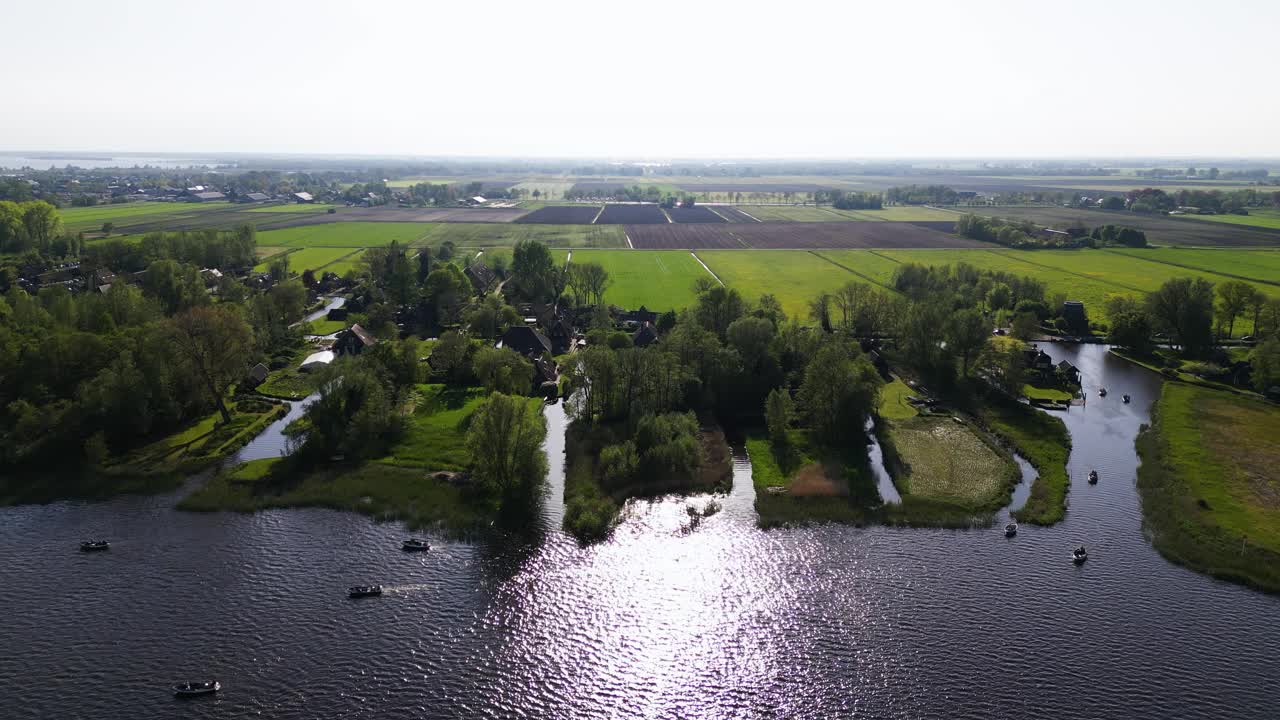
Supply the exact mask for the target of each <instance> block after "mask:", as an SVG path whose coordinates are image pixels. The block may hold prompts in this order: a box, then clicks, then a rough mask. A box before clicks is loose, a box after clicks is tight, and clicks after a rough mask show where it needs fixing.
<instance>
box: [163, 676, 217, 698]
mask: <svg viewBox="0 0 1280 720" xmlns="http://www.w3.org/2000/svg"><path fill="white" fill-rule="evenodd" d="M221 689H222V683H220V682H218V681H217V680H209V681H206V682H185V683H179V684H177V685H174V686H173V694H174V695H176V696H178V697H199V696H201V695H212V694H214V693H216V692H218V691H219V690H221Z"/></svg>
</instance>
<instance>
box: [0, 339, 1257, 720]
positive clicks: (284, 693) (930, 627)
mask: <svg viewBox="0 0 1280 720" xmlns="http://www.w3.org/2000/svg"><path fill="white" fill-rule="evenodd" d="M1046 350H1047V351H1048V352H1049V353H1050V354H1051V355H1053V357H1054V359H1055V361H1056V360H1061V359H1064V358H1065V359H1070V360H1071V361H1072V362H1073V363H1075V364H1076V365H1078V366H1080V367H1081V368H1082V369H1083V371H1084V373H1085V382H1086V389H1088V390H1090V391H1091V392H1093V395H1094V396H1093V397H1091V398H1090V401H1089V403H1088V405H1087V406H1086V407H1083V408H1072V409H1071V410H1070V411H1068V412H1064V413H1061V415H1062V416H1063V417H1064V419H1065V420H1066V422H1067V424H1068V426H1069V427H1070V429H1071V431H1072V434H1073V436H1074V448H1075V449H1074V452H1073V455H1072V458H1071V462H1070V471H1071V478H1072V488H1071V493H1070V496H1069V497H1070V503H1071V505H1070V509H1069V513H1068V516H1067V520H1066V521H1065V522H1063V523H1062V524H1060V525H1058V526H1055V527H1053V528H1036V527H1032V526H1027V525H1024V526H1022V528H1021V529H1020V530H1019V532H1018V535H1017V536H1016V537H1014V538H1012V539H1006V538H1005V537H1004V536H1003V534H1002V532H1001V528H1000V527H999V526H998V525H997V526H996V527H993V528H989V529H982V530H968V531H964V530H922V529H897V528H882V527H873V528H861V529H860V528H853V527H845V526H821V527H813V528H800V529H787V530H771V531H767V532H766V531H761V530H758V529H757V528H756V527H755V512H754V509H753V503H754V498H755V496H754V491H753V489H752V485H751V482H750V466H749V464H748V462H747V459H746V458H745V457H744V456H741V455H738V456H737V457H736V458H735V466H734V487H733V490H732V492H731V493H730V494H729V495H728V496H725V497H721V498H719V502H720V503H721V505H722V506H723V510H722V511H721V512H719V513H717V514H714V515H712V516H711V517H709V518H707V519H706V520H704V521H703V522H702V523H701V525H700V526H699V527H697V528H696V529H694V530H693V531H692V532H689V531H687V526H688V515H687V514H686V513H685V507H686V506H687V505H693V506H695V507H698V508H701V507H703V506H704V505H705V503H706V502H707V501H708V500H709V497H708V496H697V497H693V498H687V499H667V500H661V501H654V502H635V503H632V504H631V505H629V508H628V510H627V512H626V517H625V520H624V521H623V523H622V525H621V526H620V527H619V528H618V530H617V532H616V533H615V536H614V538H613V539H612V540H611V541H610V542H608V543H605V544H603V545H599V546H595V547H591V548H585V549H584V548H580V547H578V545H577V544H576V543H575V542H574V541H573V540H571V539H570V538H568V537H566V536H565V535H564V534H563V533H561V532H560V531H559V530H558V529H557V527H558V525H559V523H560V519H561V516H562V512H563V508H562V503H561V502H560V497H561V493H562V491H563V473H562V470H563V449H564V445H563V429H564V418H563V414H562V413H561V410H560V408H559V407H558V406H552V407H549V408H548V409H547V416H548V420H549V424H550V427H551V436H550V438H549V440H548V445H547V449H548V455H549V459H550V464H551V475H550V485H551V488H550V493H549V495H548V498H547V501H546V503H545V506H544V512H543V523H544V526H545V527H544V529H543V531H542V532H540V533H536V534H535V535H534V536H533V537H529V538H522V539H510V538H507V539H503V538H495V539H491V540H487V541H481V542H474V543H467V542H457V541H452V540H447V539H443V538H435V539H434V541H433V543H434V545H435V547H433V549H432V550H431V552H429V553H423V554H408V553H403V552H401V551H400V550H399V549H398V544H399V541H400V539H401V538H402V537H403V536H404V534H405V533H404V530H403V529H402V528H401V527H399V526H398V525H396V524H381V525H380V524H375V523H373V522H370V521H369V520H368V519H367V518H364V517H361V516H358V515H352V514H344V513H337V512H330V511H324V510H284V511H272V512H264V513H258V514H256V515H236V514H207V515H206V514H188V513H180V512H177V511H175V510H173V509H172V506H173V503H174V502H175V500H176V498H177V497H179V496H180V495H181V493H178V494H175V495H173V496H168V497H151V498H124V499H117V500H113V501H110V502H105V503H98V504H81V503H57V504H52V505H46V506H37V507H20V508H8V509H0V577H3V579H4V583H3V592H0V618H3V622H0V648H3V652H0V718H5V719H6V720H7V719H9V718H55V717H56V718H61V717H92V718H122V719H123V718H143V717H147V718H150V717H174V716H179V715H180V716H182V717H208V718H227V717H236V718H241V717H255V716H261V717H270V718H299V719H301V718H388V717H397V718H398V717H411V718H476V717H482V718H509V717H511V718H596V717H626V718H631V717H646V718H693V717H706V718H741V717H747V718H752V717H767V718H774V717H820V718H828V717H867V718H904V719H905V718H984V719H990V718H995V717H1043V718H1082V719H1083V718H1153V719H1154V718H1160V719H1164V718H1224V717H1229V718H1233V719H1234V718H1260V719H1261V718H1267V719H1270V718H1275V717H1276V708H1277V707H1280V650H1277V648H1280V598H1277V597H1272V596H1267V595H1263V594H1260V593H1257V592H1253V591H1250V590H1246V589H1244V588H1241V587H1237V586H1234V585H1229V584H1226V583H1222V582H1219V581H1216V580H1213V579H1211V578H1208V577H1205V576H1202V575H1198V574H1196V573H1193V572H1190V571H1188V570H1185V569H1183V568H1179V567H1176V566H1174V565H1171V564H1169V563H1168V562H1165V561H1164V560H1163V559H1162V558H1160V557H1159V556H1158V555H1157V554H1156V553H1155V551H1154V550H1152V549H1151V547H1150V546H1149V545H1148V544H1147V543H1146V542H1145V541H1144V539H1143V536H1142V532H1141V514H1140V508H1139V505H1138V497H1137V494H1136V492H1135V489H1134V471H1135V466H1136V460H1135V457H1134V453H1133V436H1134V433H1135V432H1136V431H1137V429H1138V426H1139V424H1140V423H1142V422H1144V421H1145V420H1146V419H1147V412H1148V408H1149V406H1150V404H1151V403H1152V402H1153V401H1154V400H1155V399H1156V397H1157V395H1158V393H1159V380H1158V376H1156V375H1154V374H1152V373H1148V372H1146V371H1143V370H1140V369H1135V368H1132V367H1129V366H1127V365H1125V364H1123V363H1121V362H1120V361H1118V360H1115V359H1114V358H1111V357H1109V356H1107V355H1106V350H1105V348H1103V347H1101V346H1082V347H1061V346H1049V347H1047V348H1046ZM1102 383H1105V384H1106V386H1107V388H1108V389H1109V390H1111V391H1112V392H1111V394H1110V395H1109V396H1108V398H1107V399H1106V400H1103V401H1098V400H1097V398H1096V389H1097V386H1098V385H1099V384H1102ZM1123 393H1129V394H1130V395H1132V396H1133V403H1132V404H1130V405H1124V404H1123V403H1121V401H1120V395H1121V394H1123ZM1091 468H1096V469H1097V470H1098V472H1099V474H1100V475H1101V481H1100V482H1099V483H1098V484H1097V485H1096V486H1090V485H1088V484H1087V483H1086V480H1085V477H1086V475H1087V473H1088V470H1089V469H1091ZM87 537H106V538H110V539H112V540H113V541H114V542H113V545H112V548H111V550H109V551H108V552H105V553H102V554H96V555H86V554H81V553H79V552H78V551H77V550H76V547H75V546H76V542H77V541H78V540H80V539H81V538H87ZM1080 543H1084V544H1086V545H1087V546H1088V548H1089V556H1090V559H1089V561H1088V563H1086V564H1085V565H1084V566H1082V567H1076V566H1074V565H1072V564H1071V562H1070V560H1069V557H1068V555H1069V553H1070V550H1071V548H1072V547H1073V546H1074V545H1077V544H1080ZM372 582H380V583H383V584H385V585H386V586H387V587H388V588H389V590H388V594H387V595H386V596H384V597H381V598H371V599H367V600H361V601H352V600H348V599H347V598H346V596H345V589H346V587H347V586H348V585H351V584H355V583H372ZM206 677H216V678H218V679H219V680H221V681H222V682H223V683H224V686H225V689H224V690H223V692H222V693H220V694H219V696H217V697H215V698H204V699H200V700H195V701H185V702H184V701H177V700H174V699H173V698H172V697H171V696H170V693H169V691H168V689H167V686H168V685H169V684H170V683H172V682H175V681H179V680H184V679H187V678H192V679H201V678H206Z"/></svg>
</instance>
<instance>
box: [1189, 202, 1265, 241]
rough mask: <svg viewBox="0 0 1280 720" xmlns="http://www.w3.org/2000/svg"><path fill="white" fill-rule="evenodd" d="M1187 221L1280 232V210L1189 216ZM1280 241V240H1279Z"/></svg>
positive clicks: (1251, 210) (1255, 209) (1254, 210)
mask: <svg viewBox="0 0 1280 720" xmlns="http://www.w3.org/2000/svg"><path fill="white" fill-rule="evenodd" d="M1185 217H1186V219H1187V220H1191V221H1197V222H1215V223H1226V224H1227V225H1246V226H1249V227H1260V228H1271V229H1273V230H1280V210H1260V209H1257V208H1254V209H1250V210H1249V214H1248V215H1187V216H1185ZM1277 241H1280V238H1277Z"/></svg>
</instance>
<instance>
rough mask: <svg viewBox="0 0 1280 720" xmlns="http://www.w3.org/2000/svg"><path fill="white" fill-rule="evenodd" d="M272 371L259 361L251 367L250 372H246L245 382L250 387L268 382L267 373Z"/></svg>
mask: <svg viewBox="0 0 1280 720" xmlns="http://www.w3.org/2000/svg"><path fill="white" fill-rule="evenodd" d="M270 372H271V371H270V370H268V369H267V366H266V365H263V364H262V363H258V364H257V365H254V366H253V367H251V368H249V372H247V373H245V384H246V385H248V386H249V387H250V388H256V387H258V386H259V385H261V384H262V383H264V382H266V380H267V375H268V374H270Z"/></svg>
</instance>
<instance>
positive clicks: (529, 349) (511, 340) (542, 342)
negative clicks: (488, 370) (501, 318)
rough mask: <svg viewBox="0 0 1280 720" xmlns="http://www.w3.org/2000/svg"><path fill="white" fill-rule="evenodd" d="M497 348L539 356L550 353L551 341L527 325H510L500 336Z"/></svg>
mask: <svg viewBox="0 0 1280 720" xmlns="http://www.w3.org/2000/svg"><path fill="white" fill-rule="evenodd" d="M498 347H504V348H508V349H510V350H514V351H516V352H518V353H520V354H521V355H532V356H539V355H542V354H543V353H549V352H551V341H550V340H548V339H547V336H546V335H543V334H542V333H540V332H538V331H537V330H536V329H534V328H531V327H529V326H527V325H512V326H511V327H509V328H507V331H506V332H505V333H503V334H502V339H501V340H499V341H498Z"/></svg>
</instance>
